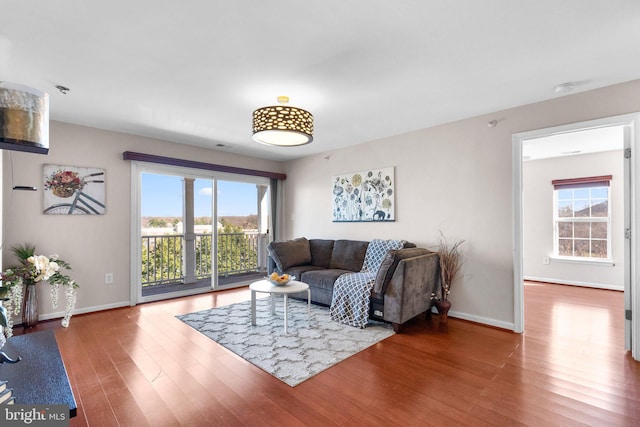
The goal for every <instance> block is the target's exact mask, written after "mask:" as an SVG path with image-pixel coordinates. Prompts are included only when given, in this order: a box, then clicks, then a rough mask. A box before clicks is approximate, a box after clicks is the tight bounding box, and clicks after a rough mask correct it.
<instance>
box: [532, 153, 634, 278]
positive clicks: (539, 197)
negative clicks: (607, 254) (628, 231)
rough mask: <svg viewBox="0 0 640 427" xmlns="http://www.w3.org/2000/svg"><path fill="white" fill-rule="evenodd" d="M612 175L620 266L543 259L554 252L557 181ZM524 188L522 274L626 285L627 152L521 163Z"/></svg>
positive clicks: (616, 257) (615, 252) (614, 237)
mask: <svg viewBox="0 0 640 427" xmlns="http://www.w3.org/2000/svg"><path fill="white" fill-rule="evenodd" d="M601 175H612V180H611V200H610V206H611V253H612V255H613V260H614V263H615V265H613V266H611V265H608V264H607V265H604V264H603V265H593V264H583V263H580V264H576V263H567V262H562V261H555V260H551V262H550V264H547V265H545V264H543V262H542V258H543V257H544V256H546V257H549V256H552V255H553V227H554V226H553V186H552V185H551V181H552V180H554V179H567V178H579V177H585V176H601ZM522 177H523V182H524V189H523V192H522V193H523V205H524V211H523V217H524V221H523V234H524V250H523V273H524V276H525V278H527V279H531V280H540V281H547V282H555V283H569V284H579V285H582V286H593V287H603V288H608V289H618V290H622V289H624V268H625V267H624V211H623V210H624V194H623V190H624V186H623V182H622V180H623V152H622V150H616V151H607V152H603V153H596V154H583V155H578V156H569V157H557V158H553V159H543V160H535V161H527V162H524V163H523V164H522Z"/></svg>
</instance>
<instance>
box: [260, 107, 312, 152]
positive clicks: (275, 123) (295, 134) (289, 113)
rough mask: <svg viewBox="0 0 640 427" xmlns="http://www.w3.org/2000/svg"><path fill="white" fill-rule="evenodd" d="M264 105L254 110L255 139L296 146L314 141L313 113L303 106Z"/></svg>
mask: <svg viewBox="0 0 640 427" xmlns="http://www.w3.org/2000/svg"><path fill="white" fill-rule="evenodd" d="M288 101H289V98H287V97H286V96H280V97H278V102H280V103H281V105H273V106H269V107H262V108H259V109H257V110H255V111H254V112H253V140H254V141H256V142H259V143H261V144H266V145H277V146H283V147H294V146H297V145H304V144H308V143H310V142H311V141H313V115H312V114H311V113H310V112H308V111H306V110H303V109H301V108H296V107H289V106H286V105H283V104H285V103H287V102H288Z"/></svg>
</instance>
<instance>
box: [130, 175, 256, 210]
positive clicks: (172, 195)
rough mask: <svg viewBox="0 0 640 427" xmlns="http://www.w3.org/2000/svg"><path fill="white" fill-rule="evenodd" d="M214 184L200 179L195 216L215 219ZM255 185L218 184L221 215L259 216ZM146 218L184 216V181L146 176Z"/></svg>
mask: <svg viewBox="0 0 640 427" xmlns="http://www.w3.org/2000/svg"><path fill="white" fill-rule="evenodd" d="M212 188H213V182H212V181H211V180H206V179H196V181H195V183H194V208H195V216H196V217H201V216H206V217H210V216H212V211H211V203H212V202H211V198H212V194H213V190H212ZM256 191H257V190H256V185H255V184H248V183H243V182H230V181H218V204H219V205H218V216H246V215H255V214H257V213H258V207H257V192H256ZM141 193H142V194H141V205H142V206H141V214H142V216H162V217H165V216H177V217H179V216H182V178H181V177H179V176H171V175H157V174H150V173H143V174H142V191H141Z"/></svg>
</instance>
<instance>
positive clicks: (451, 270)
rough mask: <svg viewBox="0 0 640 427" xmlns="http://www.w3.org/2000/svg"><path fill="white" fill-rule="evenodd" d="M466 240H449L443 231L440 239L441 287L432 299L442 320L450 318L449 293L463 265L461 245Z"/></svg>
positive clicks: (432, 295)
mask: <svg viewBox="0 0 640 427" xmlns="http://www.w3.org/2000/svg"><path fill="white" fill-rule="evenodd" d="M463 243H464V240H454V241H449V240H447V238H446V237H445V235H444V234H443V233H442V232H441V233H440V239H439V240H438V254H439V256H440V289H439V292H437V293H436V292H434V293H433V294H431V299H432V300H435V305H436V308H437V309H438V313H440V320H441V321H442V322H446V321H447V320H448V313H449V309H450V308H451V301H449V294H450V293H451V285H453V282H454V281H455V280H456V277H457V276H458V273H459V272H460V268H461V267H462V253H461V252H460V246H461V245H462V244H463Z"/></svg>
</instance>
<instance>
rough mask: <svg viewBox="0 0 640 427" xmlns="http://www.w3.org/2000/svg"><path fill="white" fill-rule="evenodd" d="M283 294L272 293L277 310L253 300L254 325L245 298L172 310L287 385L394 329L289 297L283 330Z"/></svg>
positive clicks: (261, 299)
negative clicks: (362, 323)
mask: <svg viewBox="0 0 640 427" xmlns="http://www.w3.org/2000/svg"><path fill="white" fill-rule="evenodd" d="M282 304H283V298H282V297H280V296H276V314H275V316H274V315H272V314H271V304H270V301H269V297H266V298H260V299H258V300H257V301H256V326H251V313H250V311H251V309H250V307H251V303H250V302H249V301H245V302H241V303H237V304H231V305H227V306H224V307H218V308H212V309H208V310H203V311H198V312H195V313H189V314H183V315H179V316H176V317H177V318H178V319H180V320H182V321H183V322H185V323H186V324H188V325H189V326H191V327H192V328H194V329H195V330H197V331H198V332H200V333H202V334H204V335H206V336H207V337H209V338H211V339H212V340H214V341H215V342H217V343H218V344H220V345H222V346H224V347H225V348H227V349H229V350H231V351H232V352H233V353H235V354H237V355H238V356H240V357H242V358H243V359H245V360H247V361H248V362H250V363H252V364H254V365H255V366H257V367H258V368H260V369H262V370H264V371H266V372H268V373H269V374H271V375H273V376H274V377H276V378H278V379H280V380H282V381H284V382H285V383H287V384H289V385H290V386H291V387H295V386H296V385H298V384H300V383H301V382H303V381H305V380H307V379H309V378H311V377H313V376H314V375H316V374H318V373H320V372H322V371H324V370H325V369H327V368H330V367H331V366H333V365H335V364H336V363H338V362H341V361H343V360H345V359H346V358H348V357H350V356H353V355H354V354H356V353H358V352H360V351H362V350H364V349H365V348H367V347H370V346H372V345H374V344H375V343H377V342H379V341H382V340H383V339H385V338H388V337H390V336H391V335H393V334H394V332H393V328H392V327H391V325H389V324H386V323H381V322H374V321H370V322H369V324H368V325H367V327H366V328H364V329H360V328H355V327H353V326H348V325H344V324H342V323H338V322H334V321H333V320H331V318H330V317H329V308H328V307H321V306H317V305H314V304H312V305H311V318H310V321H307V303H306V301H304V302H303V301H299V300H294V299H292V298H289V307H288V312H289V316H288V318H289V321H288V324H287V334H286V335H285V334H284V323H283V306H282Z"/></svg>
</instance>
